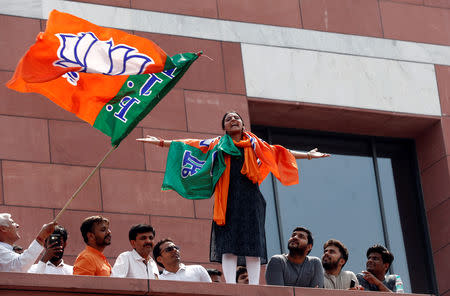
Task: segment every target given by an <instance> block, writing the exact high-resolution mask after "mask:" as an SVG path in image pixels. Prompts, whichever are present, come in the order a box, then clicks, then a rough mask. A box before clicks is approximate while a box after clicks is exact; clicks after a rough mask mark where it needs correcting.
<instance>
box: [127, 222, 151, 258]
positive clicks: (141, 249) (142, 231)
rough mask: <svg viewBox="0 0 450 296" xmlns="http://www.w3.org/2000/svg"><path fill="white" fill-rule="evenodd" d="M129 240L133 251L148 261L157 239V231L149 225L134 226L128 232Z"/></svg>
mask: <svg viewBox="0 0 450 296" xmlns="http://www.w3.org/2000/svg"><path fill="white" fill-rule="evenodd" d="M128 238H129V240H130V244H131V246H132V247H133V249H135V250H136V252H138V254H139V255H141V257H142V258H144V259H148V257H149V256H150V254H151V252H152V251H153V240H154V239H155V230H154V229H153V227H151V226H150V225H148V224H137V225H133V226H131V228H130V231H129V232H128Z"/></svg>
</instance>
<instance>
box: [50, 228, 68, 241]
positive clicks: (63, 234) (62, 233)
mask: <svg viewBox="0 0 450 296" xmlns="http://www.w3.org/2000/svg"><path fill="white" fill-rule="evenodd" d="M52 234H59V235H60V236H61V237H62V239H63V240H64V242H67V230H66V229H65V228H64V227H62V226H60V225H58V226H56V227H55V230H54V231H53V233H52Z"/></svg>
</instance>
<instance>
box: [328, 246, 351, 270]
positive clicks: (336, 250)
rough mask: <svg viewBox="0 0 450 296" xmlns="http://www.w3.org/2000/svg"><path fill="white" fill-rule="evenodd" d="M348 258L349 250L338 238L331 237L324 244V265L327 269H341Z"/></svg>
mask: <svg viewBox="0 0 450 296" xmlns="http://www.w3.org/2000/svg"><path fill="white" fill-rule="evenodd" d="M347 260H348V250H347V248H346V247H345V246H344V244H343V243H342V242H340V241H338V240H336V239H330V240H328V241H327V242H326V243H325V244H324V245H323V256H322V266H323V268H324V269H325V270H337V271H338V272H340V271H341V269H342V267H344V265H345V263H347Z"/></svg>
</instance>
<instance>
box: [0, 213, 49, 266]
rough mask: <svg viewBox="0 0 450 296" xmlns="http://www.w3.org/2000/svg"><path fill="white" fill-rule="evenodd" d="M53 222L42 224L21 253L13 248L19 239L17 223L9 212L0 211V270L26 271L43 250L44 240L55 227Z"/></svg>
mask: <svg viewBox="0 0 450 296" xmlns="http://www.w3.org/2000/svg"><path fill="white" fill-rule="evenodd" d="M55 225H56V223H55V222H50V223H48V224H44V225H43V226H42V228H41V231H39V233H38V235H37V237H36V239H35V240H33V241H32V242H31V244H30V246H29V247H28V249H27V250H25V251H24V252H23V253H22V254H17V253H16V252H14V250H13V245H14V242H16V241H18V240H19V239H20V235H19V233H18V232H17V229H18V228H19V224H17V223H16V222H14V220H13V219H11V214H8V213H0V271H11V272H27V270H28V269H29V268H30V267H31V265H33V263H34V262H35V261H36V259H37V258H38V257H39V255H40V254H41V252H42V250H44V247H43V246H44V242H45V240H46V239H47V237H48V236H49V235H50V234H51V233H52V232H53V230H54V229H55Z"/></svg>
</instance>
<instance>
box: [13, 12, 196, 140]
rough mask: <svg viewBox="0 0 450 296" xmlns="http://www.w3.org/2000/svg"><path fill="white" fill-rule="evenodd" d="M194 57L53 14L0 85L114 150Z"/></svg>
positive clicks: (63, 15) (119, 32) (72, 18)
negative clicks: (84, 125) (41, 103)
mask: <svg viewBox="0 0 450 296" xmlns="http://www.w3.org/2000/svg"><path fill="white" fill-rule="evenodd" d="M198 56H199V54H196V53H182V54H177V55H175V56H173V57H170V56H167V54H166V53H165V52H164V51H163V50H162V49H161V48H159V47H158V46H157V45H156V44H155V43H153V42H152V41H150V40H148V39H145V38H142V37H138V36H134V35H131V34H128V33H125V32H123V31H120V30H116V29H111V28H103V27H100V26H97V25H94V24H92V23H90V22H88V21H86V20H83V19H80V18H78V17H75V16H73V15H70V14H67V13H62V12H59V11H56V10H53V11H52V12H51V13H50V16H49V19H48V21H47V27H46V30H45V32H41V33H39V34H38V36H37V38H36V43H35V44H33V45H32V46H31V47H30V49H29V50H28V51H27V53H26V54H25V55H24V56H23V57H22V59H21V60H20V62H19V64H18V66H17V68H16V71H15V73H14V76H13V77H12V78H11V80H10V81H9V82H8V83H7V84H6V85H7V86H8V87H9V88H11V89H14V90H16V91H19V92H36V93H40V94H42V95H44V96H46V97H47V98H49V99H50V100H52V101H53V102H54V103H55V104H57V105H59V106H60V107H62V108H64V109H66V110H68V111H70V112H72V113H74V114H75V115H77V116H78V117H79V118H81V119H82V120H84V121H86V122H88V123H89V124H91V125H92V126H94V127H95V128H97V129H99V130H100V131H102V132H103V133H105V134H106V135H108V136H110V137H111V144H112V145H113V146H114V145H118V144H119V143H120V142H121V141H122V140H123V139H124V138H125V137H126V136H127V135H128V134H129V133H130V132H131V130H132V129H133V128H134V127H135V126H136V125H137V124H138V123H139V121H141V120H142V119H143V118H144V117H145V116H146V115H147V114H148V113H149V112H150V111H151V110H152V109H153V108H154V107H155V106H156V104H158V103H159V101H160V100H161V99H162V98H163V97H164V96H165V95H166V94H167V93H168V92H169V91H170V90H171V89H172V88H173V87H174V85H175V84H176V83H177V82H178V80H180V78H181V77H182V76H183V75H184V73H185V72H186V71H187V70H188V68H189V67H190V66H191V64H192V63H193V62H194V61H195V60H196V59H197V58H198Z"/></svg>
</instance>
